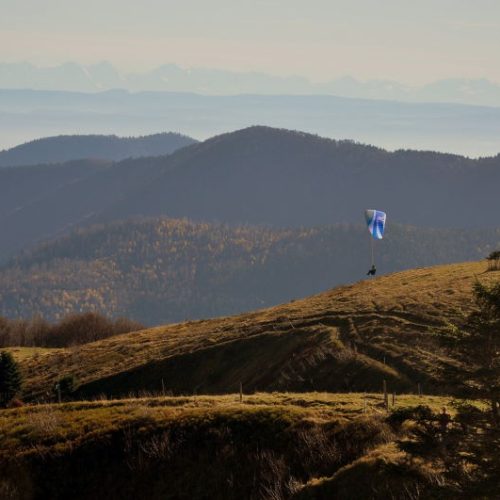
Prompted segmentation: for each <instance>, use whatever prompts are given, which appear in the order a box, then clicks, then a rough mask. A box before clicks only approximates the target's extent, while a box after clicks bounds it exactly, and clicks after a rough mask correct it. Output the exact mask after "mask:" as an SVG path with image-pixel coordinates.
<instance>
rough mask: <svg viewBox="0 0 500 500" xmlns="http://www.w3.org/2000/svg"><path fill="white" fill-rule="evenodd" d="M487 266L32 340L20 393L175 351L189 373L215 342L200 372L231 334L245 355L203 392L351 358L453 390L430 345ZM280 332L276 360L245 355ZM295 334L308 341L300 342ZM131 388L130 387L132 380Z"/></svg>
mask: <svg viewBox="0 0 500 500" xmlns="http://www.w3.org/2000/svg"><path fill="white" fill-rule="evenodd" d="M486 267H487V265H486V262H478V263H466V264H455V265H449V266H438V267H433V268H426V269H418V270H412V271H406V272H401V273H396V274H393V275H390V276H384V277H380V278H377V279H374V280H366V281H363V282H360V283H357V284H355V285H352V286H345V287H340V288H337V289H334V290H331V291H328V292H326V293H322V294H319V295H316V296H313V297H310V298H307V299H304V300H300V301H295V302H292V303H289V304H285V305H282V306H278V307H273V308H270V309H265V310H262V311H257V312H254V313H250V314H243V315H240V316H234V317H226V318H218V319H214V320H206V321H191V322H186V323H180V324H174V325H167V326H162V327H157V328H151V329H148V330H144V331H140V332H134V333H130V334H125V335H119V336H116V337H112V338H109V339H106V340H103V341H100V342H95V343H92V344H87V345H84V346H81V347H79V348H75V349H73V350H71V349H58V350H53V351H49V350H43V352H42V351H40V350H34V351H33V353H32V355H30V354H29V351H27V350H19V349H15V350H13V352H14V355H15V356H16V357H17V359H19V361H20V363H21V366H22V370H23V372H24V374H25V380H26V384H25V392H26V395H29V396H36V397H40V396H42V395H43V394H44V393H45V392H46V391H47V390H49V388H50V387H52V385H53V383H54V381H55V380H56V379H57V378H58V377H60V376H63V375H65V374H70V373H71V374H73V375H75V376H76V378H77V379H78V381H79V382H80V383H81V384H87V383H90V382H93V381H99V380H101V379H105V378H106V377H113V376H115V375H117V374H123V373H127V372H129V371H130V370H133V369H141V370H142V371H141V376H143V375H144V373H145V372H147V371H148V370H149V369H150V367H152V369H153V368H154V369H156V370H158V373H160V374H161V370H162V369H163V368H162V367H161V366H158V365H155V364H154V363H155V362H165V361H169V360H173V361H175V363H176V364H175V366H176V371H175V373H180V374H181V377H182V376H183V370H185V374H188V373H189V371H188V369H187V368H186V367H185V365H184V364H183V362H184V361H185V360H187V359H192V356H193V355H195V354H196V353H199V358H197V359H198V361H197V362H198V363H202V364H203V360H204V359H208V358H207V354H216V353H217V352H219V354H217V356H218V357H217V363H216V362H215V361H213V360H212V361H211V363H212V365H210V364H209V365H207V369H206V370H205V372H206V373H203V374H200V377H202V376H203V377H205V379H206V375H207V373H209V372H210V370H211V369H212V368H213V367H214V366H215V367H216V366H219V365H220V360H221V359H223V360H224V362H225V363H229V364H230V362H231V359H230V358H229V359H228V357H227V356H228V355H229V354H228V352H231V351H227V347H228V346H230V344H231V343H232V342H238V344H237V352H239V353H245V350H246V348H247V347H248V357H247V358H245V359H244V360H243V361H241V360H240V361H239V365H235V366H230V367H228V368H227V370H228V373H230V376H228V382H227V384H226V386H224V385H223V384H222V385H221V383H220V382H218V385H214V386H209V385H208V386H205V387H204V390H205V392H211V391H217V392H228V391H234V390H235V389H236V387H235V386H234V384H235V381H236V382H237V381H238V380H243V381H244V382H248V383H247V386H248V385H249V384H250V382H249V381H251V382H252V383H251V384H250V387H252V388H257V389H261V390H273V389H278V390H283V389H290V390H304V388H305V387H306V390H307V389H310V388H311V387H315V388H322V389H323V388H324V389H330V390H339V386H338V383H337V385H331V386H329V385H328V384H329V382H328V381H333V380H334V379H335V380H337V382H338V380H339V378H341V377H345V376H346V370H344V371H341V372H338V373H326V372H325V370H327V368H326V367H329V366H333V365H334V364H335V363H337V364H338V363H339V362H340V361H342V360H343V361H344V364H346V363H347V362H348V361H349V360H350V359H353V358H356V368H351V369H350V370H351V372H352V371H353V370H354V372H356V371H357V372H359V373H361V374H362V369H369V375H363V376H362V377H361V378H363V377H364V379H366V380H371V379H372V378H373V380H374V381H375V383H374V385H373V386H372V387H371V389H372V390H374V389H376V388H378V387H379V382H380V380H381V379H382V378H389V379H391V380H393V381H394V383H395V384H396V385H397V384H399V387H402V388H404V389H406V390H412V389H413V386H416V382H417V381H421V382H423V384H424V390H426V389H428V388H429V390H431V391H433V392H437V393H443V394H444V393H447V392H448V391H449V390H450V388H449V387H448V386H447V385H446V377H445V373H446V371H447V370H450V369H460V365H459V364H458V363H457V362H456V360H454V359H453V358H451V357H450V356H449V355H448V354H447V353H446V352H444V351H443V350H442V349H441V348H439V347H438V346H437V344H436V342H435V340H434V339H433V334H434V333H435V332H436V331H437V330H439V329H441V328H445V327H446V326H447V325H448V324H449V323H450V322H451V323H455V324H457V323H458V324H460V322H461V321H462V320H463V317H464V315H465V314H466V313H467V312H468V311H469V310H470V309H471V306H472V303H471V289H472V286H473V283H474V282H475V280H476V279H479V280H480V281H482V282H486V283H491V282H494V281H498V280H499V279H500V272H487V273H486V272H485V271H486ZM277 336H279V337H280V339H279V345H278V344H273V346H274V347H273V349H275V356H276V357H277V358H278V359H279V358H280V356H281V359H280V363H270V364H269V365H264V363H262V364H260V365H259V363H256V362H250V361H252V360H253V359H254V357H255V355H257V353H258V354H259V355H261V354H262V352H268V351H269V350H270V348H269V347H265V349H264V348H263V349H264V351H258V350H254V349H255V345H256V342H248V341H249V340H251V339H273V342H274V340H275V339H276V338H277ZM298 336H302V337H303V339H310V342H308V343H307V342H305V341H304V342H302V343H300V342H297V338H298ZM247 342H248V343H247ZM214 349H215V350H214ZM217 349H219V350H220V351H216V350H217ZM224 349H226V350H224ZM353 349H355V350H356V351H357V355H356V356H355V355H354V354H356V353H354V351H353ZM280 353H281V354H280ZM353 353H354V354H353ZM339 360H340V361H339ZM169 366H170V365H168V366H167V368H165V369H170V368H169ZM363 367H364V368H363ZM191 369H192V368H190V370H191ZM266 370H267V372H266ZM167 371H168V370H167ZM367 373H368V372H367ZM374 374H375V375H376V376H375V375H374ZM264 375H267V376H266V377H264ZM160 376H161V375H158V377H157V378H158V380H156V384H157V385H156V386H155V387H154V388H153V387H150V386H147V385H146V388H149V389H151V390H153V389H154V390H157V389H158V384H159V377H160ZM349 376H350V377H351V379H350V382H349V384H348V385H346V389H347V390H349V388H350V389H351V390H353V389H354V390H360V389H361V390H362V385H360V383H361V382H360V380H357V379H356V375H355V373H354V374H352V373H350V372H349ZM155 377H156V374H155ZM321 377H323V378H321ZM308 378H309V379H310V378H318V379H319V380H321V384H320V385H319V386H317V385H316V386H315V385H314V384H313V385H312V386H306V385H304V384H305V381H307V379H308ZM266 381H271V382H266ZM276 381H280V383H277V382H276ZM299 382H300V383H299ZM169 383H170V381H169V380H166V388H167V389H173V390H177V391H179V390H182V391H183V392H185V389H184V388H183V386H175V385H172V386H171V385H169ZM192 383H193V385H192V388H191V390H190V391H188V392H193V391H194V390H196V380H193V382H192ZM252 384H253V385H252ZM266 384H267V385H266ZM273 384H274V385H273ZM294 384H295V385H294ZM179 387H180V388H179ZM130 388H131V389H133V388H136V389H137V387H134V385H133V384H132V386H131V387H130ZM365 389H367V390H368V389H370V387H366V388H365ZM415 390H416V387H415Z"/></svg>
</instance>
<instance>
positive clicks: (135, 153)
mask: <svg viewBox="0 0 500 500" xmlns="http://www.w3.org/2000/svg"><path fill="white" fill-rule="evenodd" d="M195 142H196V141H195V140H194V139H191V138H190V137H187V136H185V135H181V134H175V133H163V134H154V135H147V136H143V137H117V136H116V135H60V136H57V137H45V138H43V139H37V140H35V141H31V142H27V143H25V144H20V145H19V146H16V147H13V148H11V149H8V150H4V151H0V167H6V166H9V167H13V166H19V165H38V164H40V163H63V162H67V161H71V160H80V159H83V158H94V159H96V158H98V159H101V160H110V161H119V160H124V159H125V158H132V157H135V158H137V157H141V156H160V155H167V154H170V153H172V152H174V151H175V150H176V149H179V148H182V147H184V146H189V145H190V144H194V143H195Z"/></svg>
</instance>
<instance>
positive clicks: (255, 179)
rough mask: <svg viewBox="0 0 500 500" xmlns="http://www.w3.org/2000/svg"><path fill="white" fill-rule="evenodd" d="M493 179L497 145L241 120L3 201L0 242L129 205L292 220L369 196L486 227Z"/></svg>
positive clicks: (11, 248)
mask: <svg viewBox="0 0 500 500" xmlns="http://www.w3.org/2000/svg"><path fill="white" fill-rule="evenodd" d="M0 174H1V171H0ZM499 184H500V157H498V156H497V157H495V158H488V159H482V160H471V159H468V158H464V157H460V156H453V155H444V154H437V153H430V152H418V151H399V152H395V153H389V152H387V151H384V150H381V149H377V148H374V147H371V146H364V145H360V144H355V143H352V142H349V141H333V140H329V139H322V138H320V137H317V136H313V135H310V134H304V133H299V132H292V131H287V130H279V129H271V128H267V127H251V128H249V129H245V130H240V131H237V132H234V133H229V134H224V135H222V136H218V137H214V138H212V139H209V140H207V141H205V142H203V143H200V144H194V145H192V146H188V147H185V148H182V149H181V150H179V151H176V152H174V153H173V154H172V155H169V156H164V157H156V158H140V159H129V160H126V161H122V162H118V163H114V164H113V165H112V166H110V167H109V168H107V169H103V171H102V172H100V173H99V174H97V173H96V174H95V175H93V176H87V177H86V178H83V179H81V180H75V182H74V183H72V184H70V185H66V186H64V188H60V189H54V190H53V191H51V193H50V196H40V197H38V196H35V198H34V199H32V200H31V203H25V204H24V205H23V206H22V207H21V208H20V209H19V210H14V209H15V208H16V207H18V205H17V204H16V203H15V202H12V203H11V204H10V205H9V210H7V214H6V215H5V216H3V217H1V218H0V233H1V234H2V237H3V244H2V251H1V254H2V255H4V256H5V255H8V254H12V253H13V252H15V251H16V250H18V249H20V248H26V247H27V246H30V245H33V244H34V243H35V242H37V241H40V240H41V239H47V238H49V237H54V236H55V235H57V234H61V233H63V232H64V231H67V230H68V228H73V227H76V226H81V225H83V224H88V223H92V222H93V223H95V222H109V221H114V220H123V219H127V218H130V217H135V216H159V215H166V216H169V217H177V218H179V217H188V218H190V219H193V220H198V221H205V222H207V221H208V222H214V221H215V222H222V223H228V224H234V225H242V224H263V225H268V226H276V227H301V226H313V225H329V224H335V223H346V222H348V223H357V222H359V220H360V217H361V214H362V211H363V210H364V209H365V208H367V207H370V206H371V207H382V208H384V209H386V211H387V212H388V213H389V215H390V217H391V222H399V223H404V224H411V225H418V226H422V227H441V228H475V227H497V224H498V221H497V217H496V213H497V208H498V195H497V186H498V185H499ZM16 189H17V188H16ZM423 200H425V202H424V201H423ZM464 200H465V201H467V203H465V202H464Z"/></svg>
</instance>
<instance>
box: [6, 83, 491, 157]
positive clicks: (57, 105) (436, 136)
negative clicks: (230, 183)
mask: <svg viewBox="0 0 500 500" xmlns="http://www.w3.org/2000/svg"><path fill="white" fill-rule="evenodd" d="M256 124H259V125H267V126H271V127H277V128H287V129H294V130H303V131H305V132H310V133H318V134H320V135H322V136H325V137H331V138H337V139H353V140H356V141H359V142H363V143H366V144H375V145H377V146H379V147H384V148H386V149H389V150H394V149H402V148H404V149H407V148H411V149H421V150H434V151H442V152H454V153H460V154H464V155H467V156H494V155H496V154H498V152H499V151H500V108H493V107H490V108H488V107H481V106H465V105H461V104H439V103H426V104H423V103H405V102H397V101H387V100H367V99H352V98H345V97H335V96H329V95H256V94H253V95H239V96H204V95H198V94H189V93H175V92H138V93H130V92H128V91H125V90H115V91H106V92H97V93H78V92H62V91H33V90H0V148H10V147H12V146H15V145H18V144H20V143H23V142H26V141H30V140H33V139H35V138H39V137H47V136H57V135H72V134H77V135H82V134H105V135H110V134H118V135H121V136H137V135H147V134H152V133H156V132H158V131H161V130H169V131H173V132H181V133H183V134H186V135H188V136H190V137H195V138H198V139H206V138H208V137H212V136H214V135H216V134H222V133H225V132H229V131H233V130H237V129H241V128H245V127H249V126H252V125H256Z"/></svg>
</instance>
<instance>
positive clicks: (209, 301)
mask: <svg viewBox="0 0 500 500" xmlns="http://www.w3.org/2000/svg"><path fill="white" fill-rule="evenodd" d="M368 240H369V236H368V233H367V231H366V229H365V228H364V227H362V226H361V225H358V226H351V225H336V226H329V227H316V228H310V229H290V230H279V229H269V228H255V227H229V226H223V225H217V224H201V223H192V222H188V221H186V220H170V219H152V220H142V221H134V222H120V223H115V224H109V225H103V226H98V227H93V228H90V229H86V230H78V231H76V232H74V233H72V234H71V235H69V236H67V237H62V238H60V239H57V240H55V241H53V242H50V243H47V244H44V245H41V246H39V247H38V248H37V249H35V250H33V251H26V252H25V253H24V254H23V255H21V256H19V257H18V258H16V259H15V260H13V261H12V263H11V265H9V266H6V267H4V268H3V269H0V282H1V283H2V287H1V289H0V316H2V315H3V316H7V317H11V318H14V319H16V318H23V317H24V318H29V317H31V316H32V315H34V314H41V315H42V316H43V317H45V318H47V319H51V320H54V319H59V318H60V317H61V316H64V315H65V314H68V313H73V312H82V311H87V310H97V311H98V312H103V313H105V314H106V315H110V316H115V317H117V316H127V317H131V318H134V319H137V320H139V321H141V322H142V323H143V324H146V325H154V324H164V323H168V322H172V321H182V320H185V319H186V318H189V319H197V318H207V317H215V316H222V315H228V314H236V313H240V312H242V311H249V310H253V309H257V308H262V307H266V306H271V305H275V304H279V303H282V302H286V301H289V300H291V299H293V298H296V297H304V296H308V295H311V294H313V293H317V292H319V291H322V290H326V289H328V288H331V287H332V286H335V285H339V284H342V283H347V282H352V281H357V280H358V279H360V278H362V277H364V276H365V273H366V270H367V268H368V267H369V263H370V250H369V241H368ZM376 247H377V248H376V254H377V263H378V269H379V273H389V272H393V271H399V270H402V269H407V268H413V267H421V266H428V265H433V264H441V263H448V262H453V261H464V260H467V259H474V260H476V259H478V258H481V257H483V256H485V255H488V254H489V253H490V252H491V251H492V250H493V249H495V248H500V230H477V231H460V230H430V229H421V228H412V227H404V226H399V225H394V224H392V225H390V226H389V227H388V230H387V234H386V238H385V239H384V241H383V242H381V244H377V245H376Z"/></svg>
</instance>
